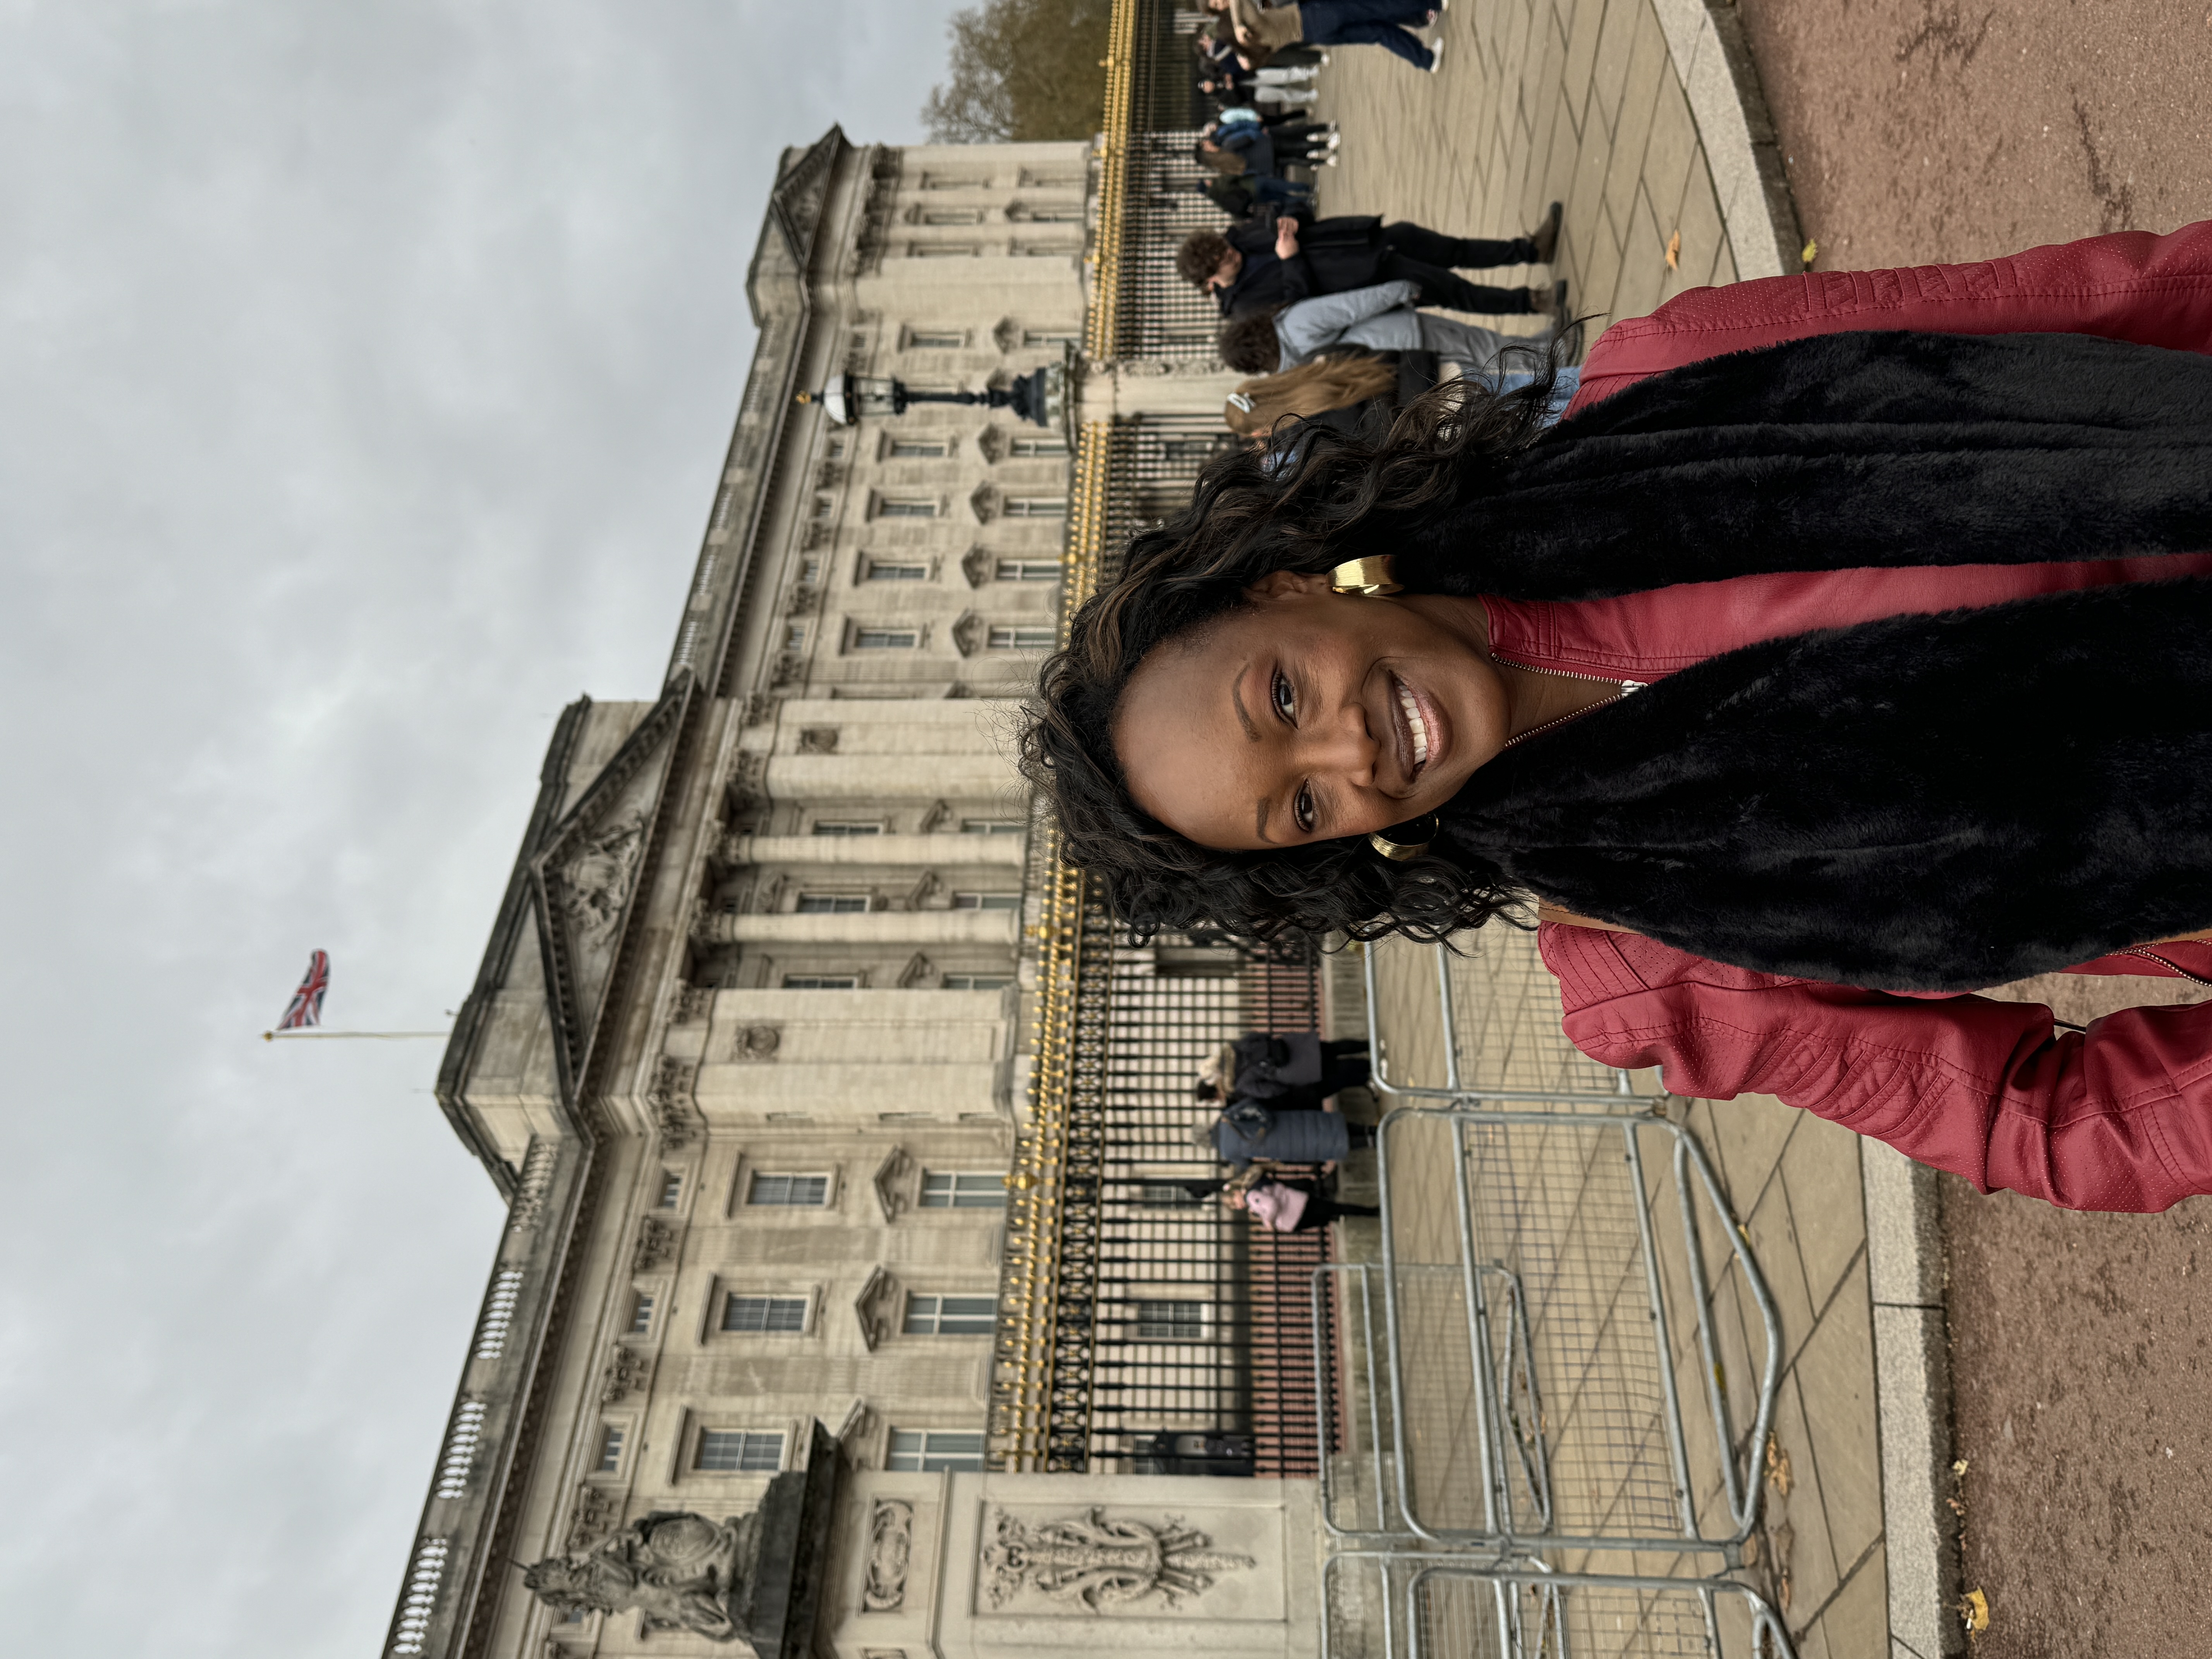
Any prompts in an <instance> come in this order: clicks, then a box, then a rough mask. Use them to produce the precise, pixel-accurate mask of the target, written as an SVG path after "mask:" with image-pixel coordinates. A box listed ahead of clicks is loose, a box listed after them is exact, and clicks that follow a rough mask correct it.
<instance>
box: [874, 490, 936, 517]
mask: <svg viewBox="0 0 2212 1659" xmlns="http://www.w3.org/2000/svg"><path fill="white" fill-rule="evenodd" d="M876 516H877V517H878V518H879V519H933V518H935V517H936V516H937V498H936V497H935V496H934V495H886V496H884V499H883V500H882V501H878V502H877V503H876Z"/></svg>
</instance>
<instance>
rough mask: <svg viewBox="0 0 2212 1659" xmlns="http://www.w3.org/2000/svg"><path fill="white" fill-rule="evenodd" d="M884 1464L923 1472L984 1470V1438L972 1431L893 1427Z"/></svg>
mask: <svg viewBox="0 0 2212 1659" xmlns="http://www.w3.org/2000/svg"><path fill="white" fill-rule="evenodd" d="M982 1467H983V1437H982V1436H981V1434H979V1433H977V1432H975V1431H973V1430H947V1429H893V1430H892V1431H891V1438H890V1455H889V1456H887V1457H886V1458H885V1459H884V1468H886V1469H892V1470H901V1471H904V1472H907V1473H909V1474H937V1473H939V1471H941V1470H946V1469H971V1470H975V1469H981V1468H982Z"/></svg>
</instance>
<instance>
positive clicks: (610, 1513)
mask: <svg viewBox="0 0 2212 1659" xmlns="http://www.w3.org/2000/svg"><path fill="white" fill-rule="evenodd" d="M621 1513H622V1499H621V1498H620V1497H619V1496H618V1495H617V1494H616V1493H614V1492H609V1491H608V1490H607V1489H606V1488H605V1487H604V1486H579V1487H577V1488H576V1506H575V1508H574V1510H572V1511H570V1513H569V1516H568V1547H569V1548H570V1549H572V1550H573V1549H580V1548H582V1547H583V1546H584V1544H585V1543H586V1541H589V1540H591V1539H593V1538H597V1537H599V1535H600V1534H603V1533H605V1531H606V1529H607V1528H609V1527H611V1526H612V1525H613V1524H614V1522H615V1517H616V1516H618V1515H620V1514H621Z"/></svg>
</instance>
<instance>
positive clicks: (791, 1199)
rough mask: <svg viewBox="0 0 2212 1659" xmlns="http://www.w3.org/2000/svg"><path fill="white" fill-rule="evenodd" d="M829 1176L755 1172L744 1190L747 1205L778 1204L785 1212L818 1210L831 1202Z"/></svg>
mask: <svg viewBox="0 0 2212 1659" xmlns="http://www.w3.org/2000/svg"><path fill="white" fill-rule="evenodd" d="M828 1201H829V1176H826V1175H771V1174H769V1173H768V1172H767V1171H766V1170H755V1171H754V1172H753V1177H752V1181H751V1182H750V1184H749V1185H748V1186H747V1187H746V1188H745V1202H746V1203H748V1204H768V1205H775V1206H778V1207H780V1208H783V1209H787V1210H789V1209H799V1210H818V1209H820V1208H821V1207H822V1206H823V1204H824V1203H826V1202H828Z"/></svg>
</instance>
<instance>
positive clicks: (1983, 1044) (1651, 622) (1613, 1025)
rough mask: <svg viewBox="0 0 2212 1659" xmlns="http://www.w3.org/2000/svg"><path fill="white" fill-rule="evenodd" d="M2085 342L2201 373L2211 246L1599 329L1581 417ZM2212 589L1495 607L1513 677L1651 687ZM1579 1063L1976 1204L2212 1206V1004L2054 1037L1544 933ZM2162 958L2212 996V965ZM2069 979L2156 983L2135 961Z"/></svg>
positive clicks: (1882, 584)
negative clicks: (1770, 646)
mask: <svg viewBox="0 0 2212 1659" xmlns="http://www.w3.org/2000/svg"><path fill="white" fill-rule="evenodd" d="M1887 328H1909V329H1922V330H1928V331H1943V332H1949V333H1960V334H1978V333H2007V332H2046V331H2047V332H2078V333H2089V334H2103V335H2108V336H2111V337H2115V338H2119V339H2129V340H2136V341H2140V342H2143V343H2149V344H2155V345H2162V346H2167V347H2171V348H2174V349H2182V350H2189V351H2200V352H2212V221H2207V222H2203V223H2200V224H2196V225H2191V226H2190V227H2188V228H2185V229H2183V230H2179V231H2177V232H2175V233H2173V234H2172V235H2168V236H2153V235H2149V234H2145V233H2142V232H2129V233H2125V234H2120V235H2114V236H2100V237H2096V238H2093V239H2092V240H2087V241H2082V242H2074V243H2069V244H2066V245H2063V246H2055V247H2043V248H2036V249H2033V250H2031V251H2030V252H2026V253H2021V254H2017V255H2015V256H2014V257H2012V258H2007V259H1996V260H1991V261H1988V262H1986V263H1984V264H1972V265H1930V266H1923V267H1920V268H1918V269H1917V270H1877V271H1850V272H1835V273H1828V272H1823V273H1821V274H1820V275H1817V276H1814V275H1806V276H1776V277H1769V278H1766V279H1764V280H1762V281H1759V282H1752V283H1737V284H1735V285H1734V286H1733V287H1729V288H1724V289H1696V290H1693V291H1692V292H1691V293H1688V294H1685V295H1681V296H1680V298H1678V299H1675V300H1673V301H1669V302H1668V304H1666V305H1665V306H1662V307H1660V309H1659V310H1658V311H1656V312H1655V313H1653V314H1652V315H1650V316H1649V317H1640V318H1637V319H1633V320H1631V321H1628V322H1623V323H1620V324H1617V325H1614V326H1613V327H1612V328H1609V329H1607V331H1605V333H1604V334H1603V335H1602V336H1601V337H1600V338H1599V340H1598V342H1597V343H1596V345H1595V347H1593V348H1592V349H1591V351H1590V354H1589V361H1588V362H1587V363H1586V364H1585V365H1584V367H1583V376H1582V389H1581V391H1580V392H1579V393H1578V394H1577V398H1576V399H1575V405H1571V407H1573V406H1576V405H1580V404H1584V403H1588V402H1590V401H1594V400H1595V399H1596V398H1602V397H1604V396H1606V395H1607V393H1609V392H1613V391H1617V390H1618V389H1620V387H1621V386H1626V385H1629V384H1631V383H1632V382H1633V381H1635V380H1638V379H1641V378H1642V377H1643V376H1644V375H1646V374H1656V373H1657V372H1659V371H1660V370H1662V369H1666V368H1673V367H1674V366H1675V365H1677V364H1680V363H1686V362H1695V361H1697V360H1698V359H1699V358H1702V357H1705V356H1713V355H1716V354H1717V353H1720V352H1723V351H1737V350H1743V349H1747V348H1750V347H1753V346H1759V345H1766V344H1771V343H1773V342H1775V341H1778V340H1784V339H1790V338H1794V337H1798V336H1800V335H1805V334H1815V333H1823V332H1829V331H1839V330H1844V329H1887ZM2208 572H2212V555H2196V556H2190V557H2186V558H2170V559H2161V560H2124V559H2114V560H2105V561H2100V562H2095V563H2089V564H2072V565H2008V566H1992V565H1980V566H1953V567H1948V568H1919V569H1911V570H1881V571H1875V570H1856V571H1845V572H1839V573H1828V574H1808V575H1775V576H1752V577H1744V578H1740V579H1737V580H1733V581H1725V582H1705V583H1697V584H1690V585H1685V586H1679V587H1670V588H1662V589H1659V590H1657V591H1656V592H1649V593H1637V594H1631V595H1628V596H1626V597H1625V598H1622V599H1604V600H1596V601H1590V602H1587V603H1583V604H1576V605H1547V604H1526V603H1516V602H1509V601H1504V600H1497V599H1492V600H1486V602H1485V603H1486V605H1487V606H1488V609H1489V611H1490V614H1491V620H1492V630H1493V634H1492V643H1493V646H1494V647H1495V648H1496V649H1497V650H1498V653H1499V654H1500V655H1501V656H1504V657H1505V658H1507V659H1510V660H1512V661H1516V662H1520V663H1523V664H1526V665H1530V666H1534V667H1540V668H1550V669H1553V670H1556V671H1561V672H1568V673H1581V674H1594V675H1597V676H1600V677H1602V678H1620V679H1638V680H1650V679H1656V678H1659V677H1660V676H1661V675H1663V674H1666V673H1668V672H1669V671H1672V670H1674V669H1675V668H1679V667H1680V666H1682V665H1685V664H1686V663H1692V662H1696V661H1699V660H1700V659H1703V658H1705V657H1707V656H1710V655H1712V654H1714V653H1717V652H1719V651H1724V650H1727V649H1729V648H1730V647H1733V646H1736V645H1741V644H1747V643H1749V642H1750V641H1753V640H1758V639H1771V638H1773V637H1776V636H1778V635H1784V634H1794V633H1800V632H1802V631H1803V630H1805V629H1811V628H1820V627H1832V626H1835V625H1837V624H1839V623H1852V622H1860V621H1865V620H1867V619H1869V618H1871V617H1881V616H1892V615H1896V614H1899V613H1900V612H1905V611H1937V610H1944V609H1948V608H1951V607H1953V606H1957V605H1988V604H1994V603H1996V602H1998V601H2000V600H2002V599H2011V598H2016V597H2019V596H2021V595H2024V594H2028V593H2038V592H2051V591H2053V590H2054V589H2057V588H2062V587H2073V586H2094V585H2100V584H2102V583H2106V582H2113V581H2130V580H2143V579H2145V578H2147V577H2148V576H2150V575H2152V574H2157V575H2180V574H2206V573H2208ZM1538 945H1539V947H1540V948H1541V951H1542V952H1543V956H1544V960H1545V962H1546V963H1547V965H1549V967H1550V968H1551V969H1552V971H1553V973H1554V974H1555V975H1558V976H1559V986H1560V991H1561V994H1562V998H1563V1000H1564V1004H1565V1016H1566V1018H1565V1026H1566V1033H1567V1036H1568V1037H1569V1039H1570V1040H1571V1042H1573V1043H1574V1044H1575V1046H1576V1047H1577V1048H1580V1049H1581V1050H1582V1051H1583V1053H1584V1054H1589V1055H1590V1056H1591V1057H1592V1058H1593V1059H1595V1060H1601V1061H1602V1062H1604V1063H1605V1064H1607V1065H1609V1066H1654V1065H1656V1066H1662V1067H1663V1068H1664V1073H1663V1075H1664V1077H1665V1079H1666V1083H1667V1086H1668V1088H1670V1089H1672V1090H1674V1091H1675V1092H1677V1093H1680V1094H1686V1095H1694V1096H1699V1097H1705V1098H1707V1099H1715V1100H1725V1099H1728V1098H1729V1097H1733V1096H1735V1095H1737V1094H1740V1093H1747V1092H1748V1093H1758V1094H1768V1095H1773V1096H1776V1097H1778V1098H1780V1099H1782V1100H1784V1101H1785V1102H1787V1103H1789V1104H1790V1105H1792V1106H1798V1107H1802V1108H1803V1109H1806V1110H1808V1111H1811V1112H1814V1113H1817V1114H1819V1115H1820V1116H1822V1117H1826V1118H1830V1119H1832V1120H1833V1121H1836V1122H1838V1123H1841V1124H1844V1125H1845V1126H1846V1127H1850V1128H1851V1129H1853V1130H1856V1131H1857V1132H1858V1133H1861V1134H1867V1135H1872V1136H1874V1137H1875V1139H1881V1140H1886V1141H1887V1142H1888V1143H1889V1144H1890V1145H1891V1146H1895V1147H1897V1148H1898V1149H1899V1151H1900V1152H1905V1154H1906V1155H1907V1156H1909V1157H1911V1158H1917V1159H1918V1160H1919V1161H1920V1162H1921V1163H1923V1164H1931V1165H1933V1166H1934V1167H1936V1168H1937V1169H1940V1170H1949V1171H1951V1172H1952V1173H1953V1174H1954V1175H1959V1176H1964V1177H1965V1178H1966V1180H1968V1181H1970V1182H1972V1183H1973V1184H1974V1185H1975V1186H1976V1187H1977V1188H1979V1189H1980V1190H1982V1191H1984V1192H1988V1191H1990V1190H1992V1189H1995V1188H2010V1189H2012V1190H2014V1191H2015V1192H2022V1193H2028V1194H2033V1195H2034V1196H2036V1197H2038V1198H2043V1199H2047V1200H2050V1201H2051V1202H2052V1203H2054V1204H2059V1205H2063V1206H2067V1207H2069V1208H2075V1209H2095V1210H2127V1211H2155V1210H2163V1209H2165V1208H2166V1207H2167V1206H2169V1205H2172V1204H2173V1203H2175V1202H2176V1201H2178V1200H2180V1199H2183V1198H2186V1197H2188V1196H2190V1195H2191V1194H2195V1193H2204V1192H2212V1003H2208V1004H2202V1005H2198V1006H2193V1007H2182V1008H2132V1009H2127V1010H2124V1011H2123V1012H2118V1013H2116V1014H2112V1015H2110V1016H2108V1017H2106V1018H2104V1019H2100V1020H2098V1021H2097V1022H2095V1023H2094V1024H2092V1025H2091V1026H2090V1027H2089V1029H2088V1030H2087V1032H2086V1033H2082V1032H2073V1031H2067V1032H2060V1031H2058V1030H2057V1028H2056V1027H2055V1026H2054V1024H2053V1023H2052V1019H2051V1011H2050V1010H2049V1009H2048V1008H2045V1007H2041V1006H2036V1005H2033V1004H2023V1003H2007V1002H1996V1001H1992V1000H1989V999H1987V998H1984V997H1975V996H1964V997H1941V998H1921V997H1906V996H1895V995H1891V994H1887V993H1884V992H1880V991H1867V990H1860V989H1857V988H1855V987H1849V986H1838V985H1824V984H1820V983H1818V982H1817V981H1810V980H1797V979H1783V978H1778V977H1776V976H1775V975H1769V974H1759V973H1753V972H1750V971H1748V970H1746V969H1740V968H1731V967H1727V966H1724V965H1723V964H1721V963H1712V962H1707V961H1705V960H1702V959H1701V958H1699V957H1692V956H1689V955H1687V954H1686V953H1685V952H1683V951H1676V950H1673V949H1671V948H1669V947H1668V946H1667V945H1661V944H1659V943H1657V942H1656V941H1655V940H1652V939H1644V938H1642V937H1640V936H1638V935H1636V934H1632V933H1602V932H1599V931H1596V930H1594V929H1590V928H1584V927H1561V926H1557V925H1547V926H1546V927H1542V928H1541V929H1540V930H1539V933H1538ZM2159 954H2160V956H2162V957H2166V958H2168V959H2169V960H2171V961H2172V962H2174V963H2179V965H2180V966H2181V967H2182V968H2184V969H2186V970H2188V971H2189V973H2190V974H2191V975H2203V976H2204V977H2206V978H2212V947H2207V946H2203V945H2170V946H2162V947H2160V952H2159ZM2073 971H2075V972H2076V973H2105V974H2114V973H2125V974H2156V973H2161V972H2164V971H2165V970H2164V969H2162V968H2161V967H2160V966H2159V965H2157V964H2155V963H2151V962H2148V961H2146V960H2144V959H2143V958H2141V957H2106V958H2104V959H2103V960H2101V961H2100V962H2096V963H2085V964H2083V965H2082V966H2081V967H2080V968H2077V969H2074V970H2073Z"/></svg>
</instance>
